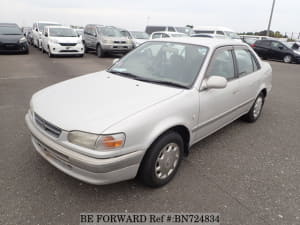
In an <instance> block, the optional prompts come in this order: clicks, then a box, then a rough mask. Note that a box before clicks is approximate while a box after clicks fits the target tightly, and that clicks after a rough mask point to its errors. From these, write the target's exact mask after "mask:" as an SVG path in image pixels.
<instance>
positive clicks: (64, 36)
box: [42, 26, 84, 57]
mask: <svg viewBox="0 0 300 225" xmlns="http://www.w3.org/2000/svg"><path fill="white" fill-rule="evenodd" d="M42 52H47V53H48V56H49V57H52V56H54V55H78V56H80V57H82V56H83V55H84V45H83V43H82V38H81V36H80V35H79V34H78V33H77V32H76V31H75V30H74V29H72V28H70V27H63V26H46V27H45V28H44V31H43V34H42Z"/></svg>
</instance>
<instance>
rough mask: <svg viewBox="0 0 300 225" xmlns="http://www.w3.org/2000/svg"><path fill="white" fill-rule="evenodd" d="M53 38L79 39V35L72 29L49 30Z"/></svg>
mask: <svg viewBox="0 0 300 225" xmlns="http://www.w3.org/2000/svg"><path fill="white" fill-rule="evenodd" d="M49 35H50V36H51V37H77V36H78V35H77V33H76V32H75V31H74V30H73V29H71V28H49Z"/></svg>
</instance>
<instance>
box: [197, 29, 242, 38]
mask: <svg viewBox="0 0 300 225" xmlns="http://www.w3.org/2000/svg"><path fill="white" fill-rule="evenodd" d="M194 32H195V33H196V34H212V35H214V36H215V37H219V38H228V39H235V40H241V38H240V36H239V35H238V34H237V33H236V32H234V31H233V30H231V29H229V28H227V27H216V26H198V27H194Z"/></svg>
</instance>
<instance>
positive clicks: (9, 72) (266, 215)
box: [0, 49, 300, 225]
mask: <svg viewBox="0 0 300 225" xmlns="http://www.w3.org/2000/svg"><path fill="white" fill-rule="evenodd" d="M112 60H113V58H112V57H110V58H102V59H99V58H97V57H96V56H95V55H94V54H87V55H86V56H85V57H84V58H76V57H73V58H72V57H71V58H69V57H63V58H48V56H47V55H42V53H41V52H39V51H38V50H36V49H31V52H30V54H29V55H0V143H1V147H0V224H22V225H25V224H30V225H35V224H55V225H57V224H79V214H80V213H82V212H162V213H163V212H177V213H179V212H216V213H220V214H221V224H228V225H254V224H255V225H263V224H269V225H292V224H293V225H299V224H300V142H299V139H300V134H299V133H300V65H296V64H284V63H280V62H270V63H271V65H272V67H273V85H274V87H273V92H272V93H271V94H270V96H269V98H268V99H267V101H266V104H265V106H264V110H263V114H262V116H261V118H260V119H259V120H258V121H257V122H256V123H254V124H247V123H244V122H243V121H240V120H238V121H236V122H234V123H232V124H231V125H229V126H227V127H225V128H224V129H222V130H220V131H218V132H217V133H215V134H213V135H211V136H210V137H208V138H206V139H205V140H203V141H201V142H200V143H198V144H196V145H195V146H194V147H193V148H192V151H191V154H190V155H189V157H188V158H186V159H185V160H184V162H183V163H182V164H181V168H180V170H179V171H178V174H177V175H176V176H175V178H174V180H173V181H172V182H171V183H169V184H168V185H166V186H165V187H163V188H160V189H150V188H147V187H144V186H142V185H141V184H140V183H139V182H138V181H136V180H132V181H126V182H122V183H117V184H113V185H107V186H93V185H89V184H85V183H82V182H80V181H78V180H76V179H73V178H71V177H69V176H67V175H65V174H64V173H62V172H60V171H59V170H57V169H56V168H54V167H53V166H51V165H50V164H49V163H47V162H46V161H45V160H44V159H43V158H41V157H40V156H39V155H38V154H37V153H36V152H35V150H34V148H33V146H32V144H31V142H30V137H29V132H28V130H27V128H26V127H25V123H24V115H25V113H26V111H27V110H28V106H29V100H30V97H31V95H32V94H33V93H34V92H36V91H37V90H40V89H42V88H44V87H47V86H49V85H51V84H54V83H57V82H59V81H63V80H66V79H70V78H72V77H76V76H79V75H83V74H87V73H91V72H95V71H99V70H102V69H105V68H107V67H108V66H109V65H110V64H111V62H112Z"/></svg>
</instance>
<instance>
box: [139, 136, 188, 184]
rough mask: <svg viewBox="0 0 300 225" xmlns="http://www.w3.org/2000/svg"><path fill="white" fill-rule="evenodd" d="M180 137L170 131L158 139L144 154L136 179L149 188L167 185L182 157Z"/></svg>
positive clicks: (182, 145)
mask: <svg viewBox="0 0 300 225" xmlns="http://www.w3.org/2000/svg"><path fill="white" fill-rule="evenodd" d="M183 148H184V144H183V140H182V137H181V136H180V135H179V134H178V133H176V132H173V131H170V132H168V133H166V134H164V135H163V136H161V137H159V138H158V139H157V140H156V141H155V142H154V144H152V146H151V147H150V148H149V149H148V151H147V152H146V154H145V156H144V159H143V161H142V163H141V166H140V169H139V172H138V178H139V180H140V181H141V182H142V183H143V184H145V185H147V186H150V187H161V186H163V185H165V184H167V183H168V182H169V181H170V180H171V179H172V178H173V177H174V176H175V174H176V172H177V170H178V168H179V166H180V162H181V160H182V156H183Z"/></svg>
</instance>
